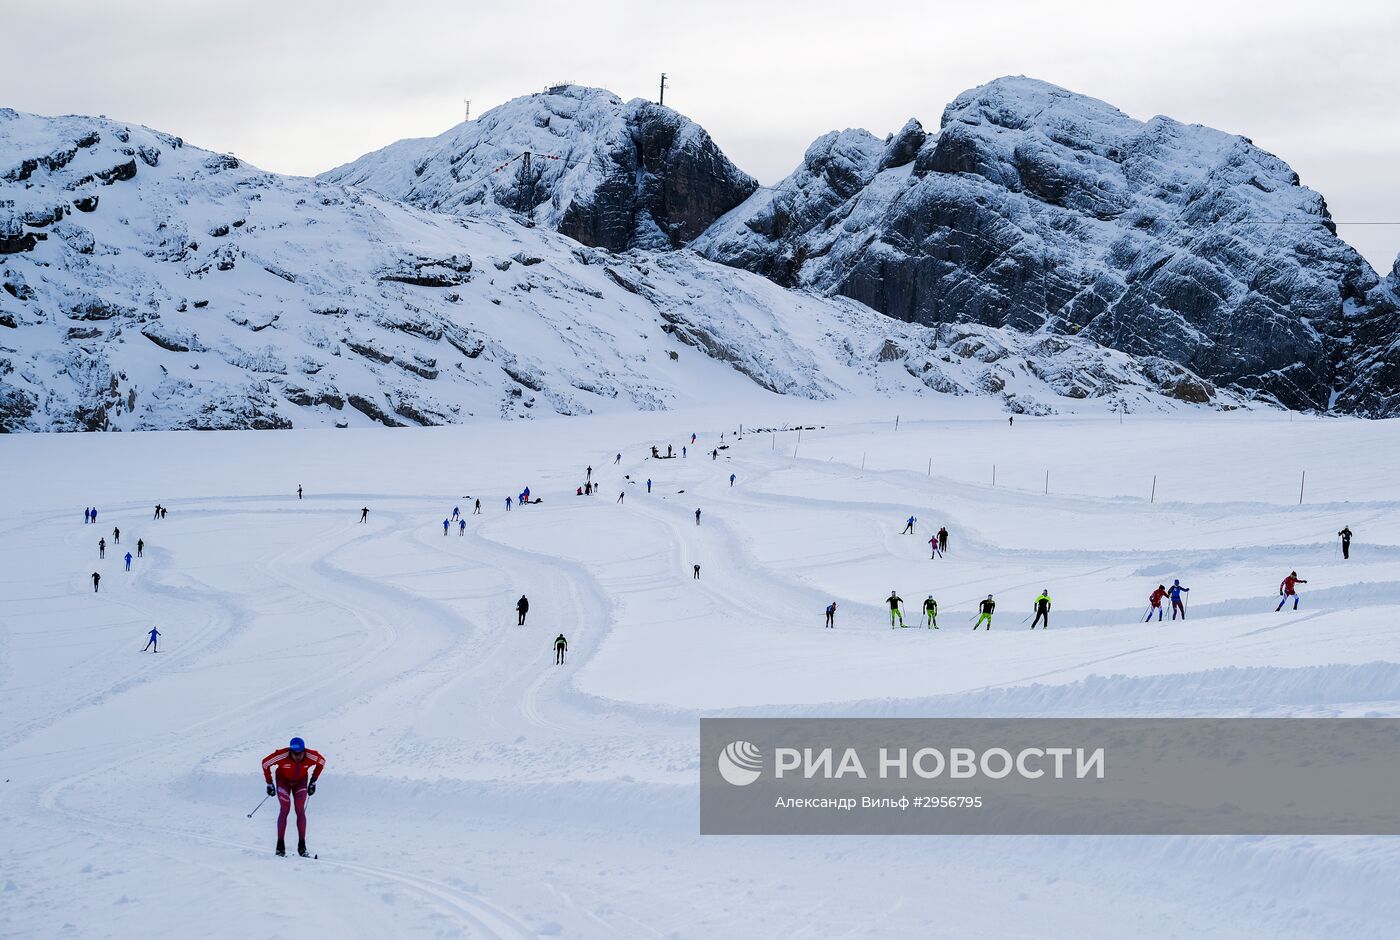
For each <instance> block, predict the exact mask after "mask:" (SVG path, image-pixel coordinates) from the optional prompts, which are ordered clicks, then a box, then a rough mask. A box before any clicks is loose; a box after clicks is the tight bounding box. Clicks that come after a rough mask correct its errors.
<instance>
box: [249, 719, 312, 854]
mask: <svg viewBox="0 0 1400 940" xmlns="http://www.w3.org/2000/svg"><path fill="white" fill-rule="evenodd" d="M262 769H263V779H264V780H265V781H266V782H267V795H268V796H275V797H277V802H278V804H279V805H280V806H281V811H280V812H278V814H277V854H278V855H286V854H287V843H286V841H285V840H286V836H287V815H288V814H289V813H290V812H291V810H292V807H293V806H295V807H296V811H297V854H298V855H300V856H302V857H303V858H305V857H306V856H307V854H308V853H307V851H306V798H307V797H308V796H311V795H312V794H313V793H315V792H316V780H317V778H319V777H320V776H321V772H322V771H323V770H325V769H326V759H325V758H324V757H322V756H321V755H320V753H318V752H317V751H313V750H310V749H309V748H307V746H306V742H305V741H303V740H302V739H301V738H292V740H291V741H290V742H289V743H288V744H287V746H286V747H284V748H281V749H280V750H276V751H273V752H272V753H271V754H269V755H267V756H266V757H264V758H263V762H262Z"/></svg>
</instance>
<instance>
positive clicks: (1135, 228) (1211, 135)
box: [693, 77, 1400, 416]
mask: <svg viewBox="0 0 1400 940" xmlns="http://www.w3.org/2000/svg"><path fill="white" fill-rule="evenodd" d="M693 247H694V248H695V249H696V250H698V251H700V252H701V253H703V254H705V255H706V256H707V257H710V258H712V259H715V260H718V261H722V262H724V263H727V264H733V265H736V266H739V267H743V268H746V269H748V270H752V271H756V272H759V273H762V274H764V275H766V276H768V277H772V278H774V279H775V280H776V281H778V282H779V283H782V284H786V285H791V286H800V287H807V288H811V289H815V290H818V291H821V292H824V293H829V294H843V295H846V296H849V297H853V298H855V299H857V300H860V301H862V302H864V303H866V304H868V305H870V306H872V307H874V308H875V309H877V310H881V311H883V312H885V313H888V314H890V315H891V316H894V317H897V318H899V319H902V320H909V321H913V322H921V323H940V322H952V321H956V322H975V323H984V324H988V325H993V326H1009V327H1013V328H1016V329H1019V330H1024V331H1048V332H1053V333H1059V334H1070V335H1081V336H1086V337H1089V338H1091V339H1094V340H1096V341H1098V342H1101V343H1104V344H1106V345H1109V346H1112V347H1114V348H1116V349H1121V350H1124V351H1126V352H1129V353H1133V354H1137V355H1160V356H1163V357H1166V358H1169V359H1172V360H1174V361H1176V362H1178V363H1180V364H1182V365H1184V366H1186V367H1187V368H1190V369H1192V370H1194V371H1196V372H1198V373H1199V374H1201V375H1203V376H1206V377H1208V378H1210V379H1212V380H1214V381H1216V382H1219V383H1222V384H1230V385H1234V386H1236V387H1238V388H1240V389H1242V390H1246V391H1247V392H1250V393H1259V394H1263V395H1267V396H1272V397H1274V398H1276V399H1278V400H1279V401H1280V402H1282V403H1284V404H1286V405H1288V406H1290V407H1297V408H1315V409H1327V408H1335V409H1336V410H1339V411H1345V412H1352V413H1357V414H1363V415H1373V416H1379V415H1386V414H1392V413H1395V411H1396V409H1397V408H1400V381H1397V376H1396V368H1395V366H1393V365H1382V366H1378V362H1380V363H1383V364H1390V363H1395V362H1396V358H1395V355H1394V353H1393V352H1392V351H1390V349H1389V336H1390V335H1393V330H1392V329H1391V327H1392V326H1393V323H1394V319H1395V303H1394V299H1393V292H1392V294H1389V295H1388V294H1387V293H1386V292H1385V291H1383V290H1381V289H1380V288H1379V280H1378V278H1377V277H1376V275H1375V272H1374V271H1372V269H1371V268H1370V266H1369V265H1368V264H1367V263H1366V261H1365V260H1364V259H1363V258H1361V256H1360V255H1359V254H1357V253H1356V252H1355V251H1354V250H1353V249H1352V248H1351V247H1350V246H1349V245H1347V244H1346V243H1345V242H1343V241H1341V240H1340V239H1339V238H1337V237H1336V231H1335V226H1334V225H1333V223H1332V220H1331V217H1330V216H1329V214H1328V212H1327V207H1326V204H1325V202H1324V201H1323V199H1322V197H1321V196H1320V195H1319V194H1318V193H1316V192H1314V191H1313V190H1310V189H1308V188H1306V187H1304V186H1302V185H1300V182H1299V179H1298V176H1297V174H1296V173H1294V172H1293V170H1292V169H1291V168H1290V167H1289V166H1288V165H1287V164H1285V163H1284V162H1283V161H1282V160H1280V159H1278V158H1277V157H1275V156H1273V155H1272V154H1269V153H1266V152H1264V151H1262V150H1260V149H1259V148H1258V147H1255V146H1254V145H1253V143H1252V142H1251V141H1249V140H1248V139H1246V138H1244V137H1239V136H1235V135H1231V134H1227V133H1224V132H1221V131H1217V130H1213V129H1211V128H1208V127H1202V126H1200V125H1185V124H1181V123H1178V122H1177V121H1174V120H1172V119H1170V118H1167V117H1160V116H1159V117H1154V118H1152V119H1151V120H1148V121H1145V122H1144V121H1137V120H1134V119H1132V118H1130V117H1128V116H1127V115H1125V114H1123V113H1122V112H1121V111H1119V110H1117V109H1116V108H1114V107H1112V106H1111V105H1108V104H1105V103H1104V102H1102V101H1098V100H1095V99H1093V98H1088V97H1086V96H1083V95H1077V94H1074V93H1072V92H1069V91H1066V90H1065V89H1063V88H1058V87H1056V86H1054V85H1050V84H1048V83H1045V82H1040V81H1036V80H1033V79H1028V78H1020V77H1015V78H1002V79H998V80H996V81H994V82H991V83H989V84H987V85H983V86H981V87H978V88H974V89H972V90H970V91H967V92H965V93H963V94H962V95H960V96H958V98H957V99H956V100H955V101H954V102H953V103H952V104H950V105H949V106H948V108H947V109H946V110H945V112H944V114H943V118H942V126H941V129H940V130H939V132H938V133H937V134H933V135H927V134H925V133H924V130H923V128H922V126H920V125H919V124H918V122H917V121H911V122H910V123H909V124H906V125H905V127H904V128H903V129H902V130H901V131H899V133H897V134H894V135H891V136H890V137H889V138H888V139H887V140H886V141H884V142H883V143H882V142H881V141H880V140H879V139H877V138H875V137H874V136H873V135H870V134H869V133H867V132H865V131H860V130H854V131H853V130H848V131H844V132H842V133H840V134H829V135H827V136H825V137H822V138H820V139H819V140H818V141H817V142H816V143H814V144H813V145H812V147H811V148H809V150H808V152H807V154H806V156H805V157H804V160H803V163H802V165H801V166H799V167H798V168H797V169H796V170H795V171H794V172H793V173H792V174H791V175H790V176H789V177H788V178H786V179H785V180H783V181H782V182H781V183H779V184H778V185H777V186H776V187H774V188H773V189H772V190H765V191H760V192H758V193H756V194H755V195H753V196H752V197H750V198H749V199H748V200H747V201H746V202H745V203H744V204H743V205H741V206H739V207H738V208H736V209H734V210H733V211H731V212H730V213H728V214H727V215H726V216H724V217H723V218H722V219H720V220H719V221H717V222H716V223H715V224H714V225H713V226H712V227H711V228H710V230H709V231H708V232H706V233H705V235H703V236H701V238H699V239H698V240H696V241H695V242H694V243H693Z"/></svg>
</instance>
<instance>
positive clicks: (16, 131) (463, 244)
mask: <svg viewBox="0 0 1400 940" xmlns="http://www.w3.org/2000/svg"><path fill="white" fill-rule="evenodd" d="M0 180H3V183H0V238H3V241H0V286H3V292H0V429H3V430H96V429H128V430H133V429H167V428H211V429H212V428H284V427H293V426H314V425H354V424H368V423H375V422H377V423H383V424H390V425H393V424H444V423H456V422H462V421H467V420H470V419H472V418H474V417H480V416H487V417H499V416H506V417H517V416H528V415H531V414H536V413H541V412H543V413H558V414H585V413H590V412H595V411H619V410H621V411H628V410H638V409H641V410H652V409H661V408H669V407H673V406H677V405H682V404H687V403H695V402H701V401H724V400H745V399H748V400H752V398H753V396H763V395H767V394H770V393H777V394H784V395H797V396H802V397H806V398H815V399H833V398H841V397H851V396H862V395H866V396H868V395H872V394H881V395H928V394H932V393H935V392H936V393H947V394H983V395H991V396H995V397H997V398H998V399H999V400H1000V401H1002V402H1003V403H1004V405H1005V406H1006V407H1008V408H1010V409H1012V410H1018V411H1030V412H1046V411H1050V410H1063V409H1066V408H1081V407H1100V408H1126V409H1130V410H1134V409H1137V410H1140V409H1164V408H1170V407H1175V406H1176V405H1178V404H1179V403H1180V402H1183V401H1184V402H1188V403H1196V404H1206V405H1209V406H1214V407H1234V406H1236V405H1238V404H1239V403H1240V401H1239V399H1238V397H1237V396H1234V395H1231V394H1224V393H1221V392H1219V391H1218V390H1217V389H1215V388H1214V387H1213V386H1212V385H1211V384H1210V383H1208V382H1205V381H1202V380H1200V379H1199V378H1197V377H1196V376H1194V375H1192V374H1191V373H1189V372H1187V371H1185V370H1182V369H1180V368H1178V367H1175V366H1172V365H1170V364H1168V363H1166V362H1164V361H1161V360H1155V359H1143V360H1134V359H1132V358H1131V357H1128V356H1124V355H1122V354H1120V353H1113V352H1110V351H1108V350H1105V349H1103V348H1101V347H1098V346H1096V345H1094V344H1092V343H1088V342H1085V341H1083V340H1079V339H1062V338H1058V337H1029V336H1024V335H1021V334H1018V333H1016V332H1014V331H1008V330H998V329H990V328H985V327H979V326H957V327H951V326H949V327H940V328H938V329H929V328H926V327H922V326H917V325H912V324H905V323H900V322H897V321H893V320H890V319H889V318H887V317H884V316H882V315H880V314H878V313H875V312H873V311H871V310H870V309H869V308H867V307H864V306H862V305H860V304H858V303H855V302H853V301H850V300H847V299H844V298H826V297H822V296H819V295H816V294H812V293H804V292H794V291H789V290H785V289H783V288H781V287H779V286H777V285H776V284H774V283H772V282H771V281H769V280H766V279H764V278H761V277H759V276H757V275H753V274H749V273H747V272H744V271H740V270H737V269H734V268H729V267H725V266H721V265H717V264H714V263H712V262H709V261H706V260H705V259H703V258H701V257H699V256H698V255H695V254H694V253H691V252H667V253H661V254H649V253H644V252H633V253H629V254H625V255H616V254H612V253H609V252H606V251H602V250H598V249H591V248H585V247H582V246H580V245H578V243H577V242H575V241H573V240H570V239H568V238H565V237H563V236H561V235H558V234H555V233H553V232H549V231H546V230H543V229H541V228H528V227H525V226H522V225H519V224H517V223H515V222H513V221H511V220H510V219H508V218H502V217H489V216H488V217H483V218H477V219H460V218H455V217H452V216H449V215H446V214H442V213H435V212H428V211H424V210H419V209H416V208H413V207H410V206H406V205H403V204H401V203H395V202H391V201H388V200H384V199H381V198H379V197H376V196H373V195H371V194H368V193H365V192H362V191H356V190H347V189H346V188H344V187H341V186H338V185H332V184H326V183H322V182H318V181H315V180H309V179H304V178H296V177H282V176H278V175H276V174H272V173H266V172H263V171H261V170H258V169H256V168H253V167H249V166H246V165H243V164H241V163H240V162H239V161H238V160H237V159H235V158H233V157H231V156H227V155H221V154H214V153H210V152H207V151H203V150H200V149H198V148H195V147H191V146H187V145H185V144H184V143H183V141H181V140H180V139H179V138H176V137H173V136H170V135H167V134H162V133H159V132H157V131H152V130H149V129H146V128H141V127H136V126H129V125H125V124H121V123H118V122H114V121H109V120H105V119H95V118H86V117H62V118H42V117H36V116H33V115H24V114H19V113H17V112H14V111H4V112H0ZM1095 402H1097V405H1095V404H1094V403H1095Z"/></svg>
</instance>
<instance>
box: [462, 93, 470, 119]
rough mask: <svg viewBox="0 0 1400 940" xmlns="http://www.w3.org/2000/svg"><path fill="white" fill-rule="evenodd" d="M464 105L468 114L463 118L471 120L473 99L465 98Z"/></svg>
mask: <svg viewBox="0 0 1400 940" xmlns="http://www.w3.org/2000/svg"><path fill="white" fill-rule="evenodd" d="M462 107H463V108H464V109H465V111H466V115H465V116H464V117H463V118H462V120H463V121H470V120H471V119H472V100H471V99H470V98H463V99H462Z"/></svg>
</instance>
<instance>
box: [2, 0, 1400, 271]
mask: <svg viewBox="0 0 1400 940" xmlns="http://www.w3.org/2000/svg"><path fill="white" fill-rule="evenodd" d="M0 48H4V50H5V58H6V60H7V62H6V65H5V67H4V69H3V70H0V105H7V106H9V107H14V108H18V109H19V110H23V111H34V112H38V113H41V114H57V113H81V114H106V115H108V116H110V117H114V118H119V119H122V120H127V121H132V122H136V123H141V124H146V125H149V126H151V127H155V128H159V129H160V130H164V131H168V132H170V133H173V134H179V135H180V136H182V137H184V138H185V139H186V140H188V141H190V142H191V143H194V144H197V145H199V146H202V147H207V148H210V149H213V150H222V151H229V152H232V153H236V154H237V155H238V156H240V157H242V158H243V159H246V160H249V161H251V162H253V163H255V164H257V165H259V166H262V167H264V168H266V169H269V170H277V171H280V172H285V173H307V174H310V173H316V172H319V171H321V170H325V169H329V168H330V167H332V166H335V165H337V164H340V163H344V162H346V161H348V160H351V159H353V158H355V157H357V156H359V155H360V154H362V153H365V152H367V151H370V150H373V149H377V148H378V147H381V146H383V145H385V144H388V143H390V142H392V141H394V140H398V139H400V138H403V137H422V136H431V135H435V134H438V133H441V132H442V131H444V130H446V129H447V128H448V127H450V126H451V125H453V124H455V123H457V122H458V121H460V120H461V117H462V99H463V98H464V97H470V98H471V99H472V101H473V104H472V111H473V113H474V114H480V113H481V112H482V111H484V110H486V109H487V108H489V107H492V106H494V105H496V104H499V103H501V102H502V101H505V100H506V99H508V98H512V97H516V96H518V95H522V94H527V93H529V92H533V91H538V90H539V89H540V88H541V87H543V86H544V85H546V84H548V83H551V82H555V81H559V80H565V79H567V80H572V81H577V82H580V83H583V84H590V85H600V86H603V87H606V88H609V89H611V90H612V91H614V92H616V93H617V94H619V95H621V96H622V97H624V98H630V97H637V96H641V97H653V98H654V97H655V94H656V86H657V79H658V75H659V73H660V72H662V71H663V70H664V71H666V72H668V73H669V74H670V76H671V82H672V84H671V88H670V90H668V92H667V103H668V104H671V105H673V106H674V107H676V108H677V109H679V110H680V111H682V112H684V113H685V114H687V115H689V116H690V117H692V118H694V119H695V120H696V121H698V122H699V123H701V124H702V125H704V127H705V128H707V129H708V130H709V131H710V133H711V134H712V135H713V136H714V138H715V140H716V141H717V142H718V143H719V145H720V146H721V147H722V148H724V150H725V152H726V153H728V154H729V156H730V157H731V158H732V159H733V160H734V161H735V162H736V163H737V164H738V165H739V166H741V167H743V168H744V169H746V170H747V171H748V172H750V173H752V174H754V175H755V176H757V177H758V178H759V179H760V180H762V181H763V182H765V183H772V182H775V181H777V180H778V179H780V178H781V177H782V176H784V175H786V174H787V173H788V172H789V171H790V170H791V169H792V168H793V167H794V166H795V165H796V164H797V162H798V161H799V159H800V158H801V155H802V151H803V150H804V149H805V148H806V146H807V145H808V144H809V143H810V142H811V141H812V140H813V139H814V138H815V137H817V136H818V135H820V134H822V133H824V132H826V131H828V130H831V129H833V128H843V127H854V126H859V127H865V128H868V129H869V130H871V131H873V132H875V133H877V134H884V133H887V132H889V131H891V130H895V129H897V128H898V127H899V126H900V125H901V124H902V123H903V122H904V121H905V119H907V118H909V117H910V116H914V117H918V118H919V119H920V120H921V121H922V122H923V123H924V125H925V127H929V128H931V129H932V128H935V127H937V125H938V120H939V116H940V115H941V113H942V110H943V107H944V105H946V104H947V103H948V102H949V101H951V100H952V99H953V98H954V97H955V96H956V95H957V94H958V93H959V92H960V91H963V90H964V89H966V88H970V87H972V86H974V85H979V84H981V83H983V82H985V81H988V80H990V79H992V78H995V77H997V76H999V75H1006V74H1025V75H1030V76H1033V77H1036V78H1041V79H1044V80H1046V81H1050V82H1054V83H1056V84H1059V85H1063V86H1065V87H1067V88H1069V89H1071V90H1073V91H1078V92H1083V93H1085V94H1089V95H1093V96H1095V97H1098V98H1102V99H1104V100H1106V101H1108V102H1110V103H1112V104H1114V105H1116V106H1117V107H1119V108H1121V109H1122V110H1124V111H1126V112H1127V113H1128V114H1130V115H1133V116H1134V117H1137V118H1148V117H1151V116H1152V115H1154V114H1167V115H1170V116H1172V117H1174V118H1176V119H1178V120H1181V121H1186V122H1194V123H1201V124H1209V125H1211V126H1214V127H1218V128H1220V129H1222V130H1226V131H1231V132H1234V133H1239V134H1244V135H1246V136H1248V137H1250V138H1252V139H1253V140H1254V142H1255V143H1257V144H1259V145H1260V146H1261V147H1264V148H1265V149H1267V150H1270V151H1272V152H1273V153H1276V154H1278V155H1279V156H1280V157H1282V158H1283V159H1284V160H1286V161H1288V162H1289V163H1290V164H1291V165H1292V166H1293V167H1294V169H1296V170H1297V171H1298V173H1299V175H1300V176H1301V177H1302V179H1303V182H1304V183H1305V184H1307V185H1309V186H1312V187H1313V188H1314V189H1317V190H1318V191H1320V192H1321V193H1322V194H1323V195H1324V196H1325V197H1326V198H1327V201H1328V204H1329V206H1330V207H1331V210H1332V214H1333V216H1334V217H1335V218H1336V219H1337V220H1338V221H1339V222H1353V221H1400V179H1398V178H1397V177H1398V176H1400V170H1397V167H1400V120H1397V117H1400V115H1398V114H1397V110H1398V108H1397V104H1398V103H1400V4H1396V3H1394V2H1393V0H1391V2H1380V0H1329V2H1325V3H1318V2H1316V0H1312V2H1295V0H1274V2H1256V0H1245V2H1239V0H1210V2H1200V0H1177V2H1168V3H1152V4H1133V3H1131V2H1117V3H1107V2H1103V3H1101V2H1079V3H1071V2H1063V0H1062V2H1053V0H1041V2H1023V0H979V2H976V3H974V4H968V3H956V4H951V3H950V4H940V3H934V2H924V3H918V2H905V0H885V2H881V3H875V4H868V5H862V4H852V3H849V2H830V0H807V2H805V3H801V4H786V3H782V4H780V3H762V2H760V0H746V2H731V0H706V2H691V3H684V4H678V3H669V4H668V3H665V2H662V0H648V2H641V0H618V2H603V3H599V2H591V3H590V2H586V0H576V2H569V3H564V2H557V0H531V2H529V3H511V2H491V3H477V2H465V0H457V2H450V0H400V2H397V3H375V2H367V0H337V2H327V0H282V2H279V3H267V2H264V0H243V2H233V3H231V2H228V0H218V2H209V0H129V2H126V3H99V2H92V0H89V2H79V0H44V2H35V3H26V4H23V5H20V4H6V5H5V6H4V7H0ZM1340 232H1341V234H1342V236H1343V237H1344V238H1346V239H1347V240H1348V241H1350V242H1351V243H1352V244H1353V245H1355V246H1356V247H1357V248H1358V249H1359V250H1360V251H1361V252H1362V253H1363V254H1365V255H1366V256H1367V257H1368V258H1369V259H1370V260H1371V262H1372V264H1374V265H1376V266H1377V268H1378V269H1379V270H1381V271H1382V272H1385V271H1388V270H1389V269H1390V266H1391V264H1392V263H1393V261H1394V260H1395V257H1396V253H1397V252H1400V225H1396V226H1371V227H1358V226H1342V227H1341V228H1340Z"/></svg>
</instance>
